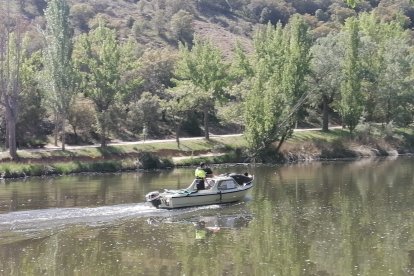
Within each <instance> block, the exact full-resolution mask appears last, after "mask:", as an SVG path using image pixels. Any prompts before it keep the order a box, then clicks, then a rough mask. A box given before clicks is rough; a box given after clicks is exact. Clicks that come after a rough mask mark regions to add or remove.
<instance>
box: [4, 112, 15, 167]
mask: <svg viewBox="0 0 414 276" xmlns="http://www.w3.org/2000/svg"><path fill="white" fill-rule="evenodd" d="M15 117H16V116H15V115H14V112H13V110H12V109H11V107H10V106H9V105H6V121H7V130H8V131H7V132H8V133H7V141H8V145H9V154H10V157H11V158H12V160H16V159H18V156H17V145H16V118H15Z"/></svg>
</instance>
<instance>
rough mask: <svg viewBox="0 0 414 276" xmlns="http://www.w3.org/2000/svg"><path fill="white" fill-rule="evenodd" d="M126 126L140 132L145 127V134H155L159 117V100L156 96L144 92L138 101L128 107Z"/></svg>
mask: <svg viewBox="0 0 414 276" xmlns="http://www.w3.org/2000/svg"><path fill="white" fill-rule="evenodd" d="M128 109H129V112H128V121H129V123H128V125H130V127H131V129H134V130H142V129H143V127H146V130H147V134H149V135H152V134H156V133H157V131H158V122H159V119H160V115H161V108H160V99H159V98H158V96H156V95H152V94H151V93H149V92H144V93H143V94H142V95H141V98H140V99H139V101H137V102H135V103H131V104H130V105H129V107H128Z"/></svg>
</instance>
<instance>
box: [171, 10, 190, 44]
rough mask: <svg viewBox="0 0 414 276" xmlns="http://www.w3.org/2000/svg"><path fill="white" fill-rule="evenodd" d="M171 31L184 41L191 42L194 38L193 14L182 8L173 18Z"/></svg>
mask: <svg viewBox="0 0 414 276" xmlns="http://www.w3.org/2000/svg"><path fill="white" fill-rule="evenodd" d="M170 24H171V27H170V30H171V33H172V35H173V37H174V38H175V39H177V40H178V41H181V42H182V43H191V42H192V41H193V38H194V28H193V15H192V14H191V13H189V12H188V11H184V10H180V11H178V12H177V13H175V14H174V15H173V16H172V18H171V22H170Z"/></svg>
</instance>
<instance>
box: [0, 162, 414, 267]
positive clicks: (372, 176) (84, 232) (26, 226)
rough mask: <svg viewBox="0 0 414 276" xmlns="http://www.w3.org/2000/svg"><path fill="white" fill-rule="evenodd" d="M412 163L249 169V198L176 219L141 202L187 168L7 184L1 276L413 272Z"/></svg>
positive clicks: (0, 224)
mask: <svg viewBox="0 0 414 276" xmlns="http://www.w3.org/2000/svg"><path fill="white" fill-rule="evenodd" d="M413 165H414V160H413V159H412V158H398V159H395V160H384V159H379V160H368V159H364V160H361V161H356V162H320V163H318V162H315V163H309V164H297V165H286V166H264V165H261V166H257V167H249V168H247V169H248V170H249V172H250V173H253V174H255V182H256V186H255V187H254V189H252V191H251V193H250V195H249V198H248V199H247V200H245V201H243V202H240V203H237V204H229V205H212V206H204V207H198V208H186V209H179V210H172V211H168V210H157V209H154V208H152V207H149V206H148V205H145V204H143V198H144V195H145V194H146V193H147V192H149V191H151V190H157V189H162V188H171V189H175V188H182V187H186V186H188V183H189V182H190V181H191V179H192V177H193V170H192V169H180V170H172V171H163V172H151V173H131V174H118V175H102V176H100V175H94V176H74V177H64V178H51V179H33V180H29V181H25V182H21V181H14V182H7V183H4V184H0V185H2V186H1V187H0V188H1V189H0V205H1V206H0V210H1V212H2V213H1V214H0V259H1V262H0V275H413V274H414V253H413V252H414V216H413V215H412V214H413V212H414V201H413V198H414V170H413V169H412V168H413ZM228 170H229V168H225V167H218V168H214V171H215V172H216V173H221V172H225V171H228ZM230 170H232V171H238V172H244V171H245V170H246V168H245V167H232V168H231V169H230ZM11 202H12V203H11Z"/></svg>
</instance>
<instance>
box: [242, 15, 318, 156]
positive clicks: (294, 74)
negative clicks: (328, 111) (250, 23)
mask: <svg viewBox="0 0 414 276" xmlns="http://www.w3.org/2000/svg"><path fill="white" fill-rule="evenodd" d="M310 46H311V40H310V37H309V33H308V27H307V25H306V24H305V23H304V21H303V19H302V18H300V17H297V16H295V17H293V18H292V20H291V21H290V23H289V24H288V25H287V26H286V27H285V28H282V26H281V24H278V25H277V26H276V27H273V26H271V25H270V24H269V25H268V27H267V28H266V29H265V30H262V31H261V32H259V33H258V34H257V35H256V37H255V56H254V60H253V62H252V63H251V64H254V74H253V77H252V78H251V82H252V85H251V87H252V89H251V92H250V93H249V95H248V96H247V99H246V109H245V121H246V130H245V135H246V139H247V141H248V144H249V147H250V150H251V152H252V155H253V156H259V157H260V156H261V155H264V154H266V152H267V151H268V149H269V148H270V147H271V146H272V144H273V143H274V142H276V141H279V143H278V146H277V148H276V150H279V149H280V147H281V145H282V144H283V142H284V141H285V139H286V138H288V137H289V135H291V133H292V131H293V128H294V123H295V121H296V114H297V112H298V110H299V109H300V107H301V105H302V104H303V103H304V100H305V98H306V95H307V94H306V90H307V87H306V77H307V75H308V74H309V66H310Z"/></svg>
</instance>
